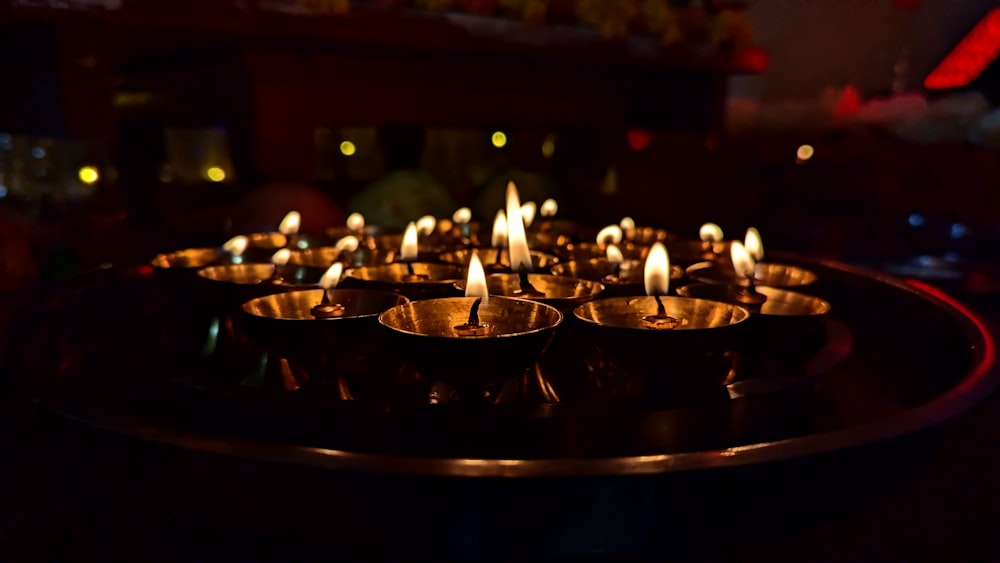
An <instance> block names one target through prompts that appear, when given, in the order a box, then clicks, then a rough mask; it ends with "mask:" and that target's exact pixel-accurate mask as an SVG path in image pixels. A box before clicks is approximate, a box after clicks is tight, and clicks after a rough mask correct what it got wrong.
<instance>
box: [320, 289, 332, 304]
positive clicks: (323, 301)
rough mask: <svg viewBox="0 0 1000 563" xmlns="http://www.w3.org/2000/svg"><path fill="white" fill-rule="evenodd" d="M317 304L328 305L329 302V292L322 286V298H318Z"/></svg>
mask: <svg viewBox="0 0 1000 563" xmlns="http://www.w3.org/2000/svg"><path fill="white" fill-rule="evenodd" d="M319 304H320V305H329V304H330V294H329V293H328V292H327V291H326V288H325V287H324V288H323V298H322V299H320V301H319Z"/></svg>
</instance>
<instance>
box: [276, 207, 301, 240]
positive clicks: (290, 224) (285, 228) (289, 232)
mask: <svg viewBox="0 0 1000 563" xmlns="http://www.w3.org/2000/svg"><path fill="white" fill-rule="evenodd" d="M301 224H302V215H300V214H299V212H298V211H289V212H288V213H286V214H285V216H284V218H282V219H281V223H278V232H280V233H281V234H283V235H285V244H284V246H285V247H289V246H292V245H293V244H295V243H296V242H297V241H296V235H298V234H299V226H300V225H301Z"/></svg>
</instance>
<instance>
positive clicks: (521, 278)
mask: <svg viewBox="0 0 1000 563" xmlns="http://www.w3.org/2000/svg"><path fill="white" fill-rule="evenodd" d="M517 279H518V283H519V285H520V286H521V289H519V290H518V291H515V292H514V295H515V296H516V297H526V298H528V299H532V298H542V297H545V294H544V293H542V292H541V291H538V290H537V289H535V286H533V285H531V282H530V281H528V268H526V267H525V266H524V264H521V267H520V268H518V269H517Z"/></svg>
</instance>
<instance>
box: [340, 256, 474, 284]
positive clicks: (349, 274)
mask: <svg viewBox="0 0 1000 563" xmlns="http://www.w3.org/2000/svg"><path fill="white" fill-rule="evenodd" d="M400 263H401V262H391V263H389V264H375V265H373V266H355V267H353V268H348V269H346V270H344V277H345V278H351V279H352V280H354V281H356V282H359V283H372V284H375V283H379V284H387V285H399V286H404V287H419V286H431V285H433V286H438V285H452V286H454V285H455V282H458V281H464V276H460V277H457V278H449V279H445V280H427V281H415V282H406V281H401V280H400V281H395V280H381V279H365V278H359V277H357V276H355V275H354V273H355V272H357V271H359V270H379V269H383V270H384V269H387V268H388V267H389V266H395V265H396V264H400ZM413 263H414V264H426V265H428V266H437V267H446V268H455V267H457V268H459V269H461V266H460V265H459V264H438V263H437V262H413Z"/></svg>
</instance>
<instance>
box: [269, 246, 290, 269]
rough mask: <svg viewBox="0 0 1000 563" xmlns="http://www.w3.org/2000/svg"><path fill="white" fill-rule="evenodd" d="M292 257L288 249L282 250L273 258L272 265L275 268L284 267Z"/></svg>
mask: <svg viewBox="0 0 1000 563" xmlns="http://www.w3.org/2000/svg"><path fill="white" fill-rule="evenodd" d="M291 257H292V251H291V250H288V249H287V248H282V249H281V250H279V251H277V252H275V253H274V254H273V255H272V256H271V263H272V264H274V265H275V266H284V265H285V264H287V263H288V259H289V258H291Z"/></svg>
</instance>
